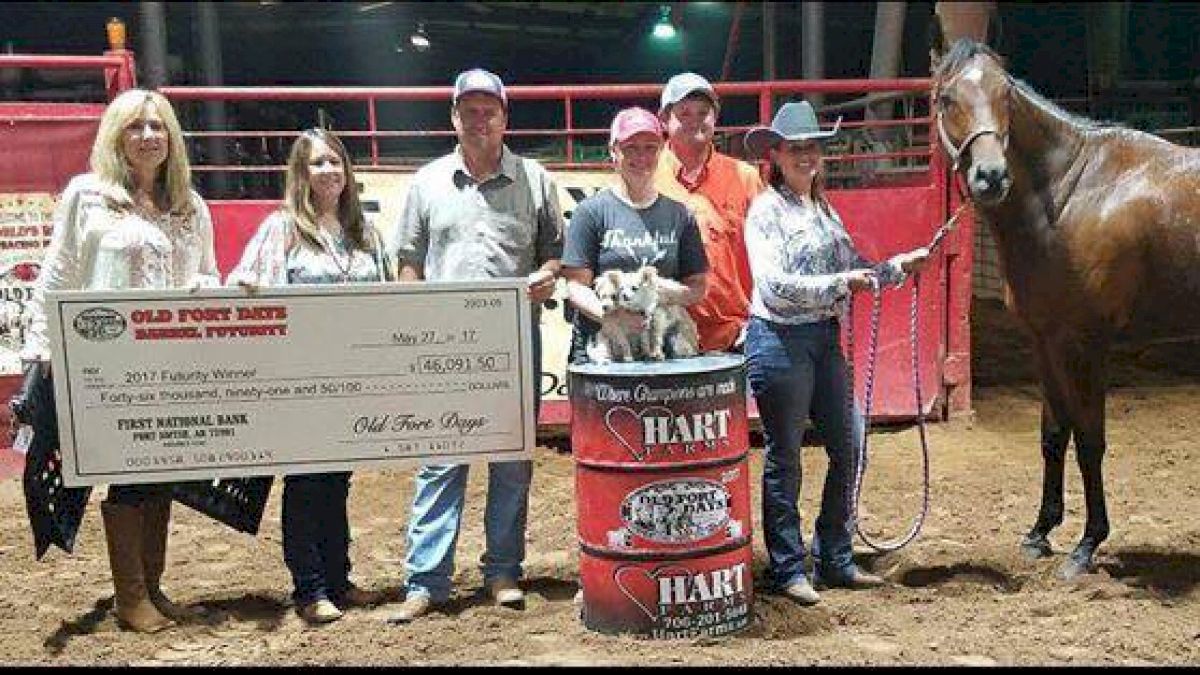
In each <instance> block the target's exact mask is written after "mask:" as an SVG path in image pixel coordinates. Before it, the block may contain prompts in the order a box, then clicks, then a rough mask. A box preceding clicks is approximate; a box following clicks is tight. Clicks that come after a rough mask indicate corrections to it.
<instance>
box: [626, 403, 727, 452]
mask: <svg viewBox="0 0 1200 675" xmlns="http://www.w3.org/2000/svg"><path fill="white" fill-rule="evenodd" d="M729 419H730V411H729V409H728V408H720V409H717V410H706V411H703V412H692V413H682V414H676V413H675V412H674V411H672V410H671V409H670V408H667V407H664V406H650V407H647V408H643V409H642V410H641V411H637V410H634V409H633V408H630V407H628V406H614V407H612V408H609V409H608V411H607V412H606V413H605V414H604V426H605V427H606V428H607V429H608V431H609V433H611V434H612V435H613V437H614V438H615V439H616V440H617V442H618V443H620V444H621V445H622V446H624V448H625V449H626V450H628V451H629V453H630V454H631V455H633V458H634V459H636V460H638V461H639V462H640V461H643V460H645V459H647V458H648V457H650V456H651V455H653V454H658V453H661V454H670V453H672V452H675V451H679V452H684V453H693V452H697V451H699V450H714V449H716V448H718V447H720V446H723V445H727V444H728V443H729Z"/></svg>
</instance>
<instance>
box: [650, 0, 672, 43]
mask: <svg viewBox="0 0 1200 675" xmlns="http://www.w3.org/2000/svg"><path fill="white" fill-rule="evenodd" d="M651 34H652V35H654V37H655V38H656V39H659V40H671V39H673V38H674V37H675V25H674V24H672V23H671V8H670V7H668V6H667V5H663V6H662V7H660V8H659V11H658V21H657V22H656V23H655V24H654V30H653V32H652V33H651Z"/></svg>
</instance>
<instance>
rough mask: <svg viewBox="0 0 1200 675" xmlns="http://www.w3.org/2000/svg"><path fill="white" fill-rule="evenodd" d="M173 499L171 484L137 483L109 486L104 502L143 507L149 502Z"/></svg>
mask: <svg viewBox="0 0 1200 675" xmlns="http://www.w3.org/2000/svg"><path fill="white" fill-rule="evenodd" d="M163 499H166V500H169V499H171V484H170V483H135V484H133V485H109V486H108V496H107V497H105V499H104V501H106V502H108V503H109V504H120V505H122V506H141V505H142V504H144V503H145V502H147V501H159V500H163Z"/></svg>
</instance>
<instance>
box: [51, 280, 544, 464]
mask: <svg viewBox="0 0 1200 675" xmlns="http://www.w3.org/2000/svg"><path fill="white" fill-rule="evenodd" d="M525 288H526V285H525V282H524V280H512V281H509V280H490V281H479V282H443V283H422V284H358V285H344V286H292V287H287V288H278V289H264V290H263V291H261V292H259V293H257V294H254V295H247V294H246V293H245V292H243V291H241V290H240V289H213V290H205V291H200V292H197V293H194V294H193V293H187V292H185V291H108V292H91V291H89V292H66V291H63V292H52V293H49V294H47V300H48V304H47V309H48V314H49V317H50V335H51V351H52V361H53V372H54V377H55V382H54V386H55V396H56V400H57V402H58V419H59V431H60V438H61V442H62V449H63V468H64V472H63V476H64V482H66V484H67V485H87V484H97V483H140V482H159V481H174V480H194V479H206V478H219V477H227V476H254V475H277V474H292V473H313V472H322V471H346V470H355V469H364V468H383V467H384V466H388V465H397V464H410V465H413V464H448V463H462V462H483V461H497V460H509V459H522V458H528V457H529V456H530V452H531V451H532V448H533V444H534V434H535V431H536V427H535V420H534V409H533V387H534V386H535V382H534V380H533V369H532V367H531V363H532V361H531V359H532V349H531V342H530V339H531V331H532V325H531V308H530V305H529V302H528V300H527V299H526V297H525Z"/></svg>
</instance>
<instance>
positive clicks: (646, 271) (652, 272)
mask: <svg viewBox="0 0 1200 675" xmlns="http://www.w3.org/2000/svg"><path fill="white" fill-rule="evenodd" d="M657 277H658V268H657V267H655V266H654V265H646V266H645V267H643V268H642V281H643V282H646V283H650V282H652V281H654V280H655V279H656V278H657Z"/></svg>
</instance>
